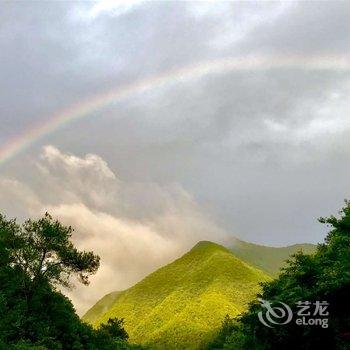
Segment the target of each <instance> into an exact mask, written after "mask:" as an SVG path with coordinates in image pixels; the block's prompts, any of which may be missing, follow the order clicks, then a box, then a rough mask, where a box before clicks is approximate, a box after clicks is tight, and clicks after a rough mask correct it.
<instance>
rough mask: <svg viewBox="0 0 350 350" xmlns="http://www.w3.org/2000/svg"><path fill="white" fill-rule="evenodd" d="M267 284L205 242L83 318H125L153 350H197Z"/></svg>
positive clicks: (96, 320) (98, 321)
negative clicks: (224, 320)
mask: <svg viewBox="0 0 350 350" xmlns="http://www.w3.org/2000/svg"><path fill="white" fill-rule="evenodd" d="M268 280H270V277H269V276H268V275H267V274H266V273H264V272H263V271H261V270H259V269H257V268H255V267H253V266H250V265H249V264H247V263H246V262H244V261H242V260H241V259H239V258H237V257H235V256H234V255H233V254H232V252H231V251H230V250H229V249H228V248H226V247H223V246H221V245H219V244H216V243H213V242H209V241H201V242H198V243H197V244H196V245H195V246H194V247H193V248H192V249H191V250H190V251H188V252H187V253H185V254H184V255H183V256H181V257H180V258H178V259H176V260H175V261H173V262H171V263H170V264H167V265H165V266H163V267H161V268H160V269H158V270H156V271H154V272H153V273H151V274H150V275H148V276H147V277H145V278H144V279H143V280H141V281H140V282H138V283H136V284H135V285H134V286H132V287H130V288H129V289H127V290H125V291H123V292H121V293H120V294H115V295H112V299H113V298H114V300H113V303H112V305H111V306H110V307H109V309H108V311H107V312H105V313H103V314H98V315H95V317H92V316H94V315H93V313H94V312H93V311H94V310H93V308H94V307H95V306H96V305H97V304H98V303H97V304H95V306H94V307H93V308H92V309H90V310H89V311H88V312H87V314H86V315H85V316H84V317H83V319H84V320H86V321H88V322H90V323H92V324H93V325H94V326H98V325H99V324H101V323H103V322H106V321H107V320H108V318H109V317H119V318H125V327H126V330H127V331H128V333H129V335H130V339H131V341H133V342H135V343H141V344H146V345H151V346H152V347H153V348H155V349H158V348H159V349H196V348H198V346H199V345H200V343H201V342H203V341H207V340H208V339H210V338H211V337H212V336H213V335H214V332H215V330H216V329H218V328H219V327H220V325H221V321H222V319H223V318H224V317H225V315H226V314H230V315H231V316H235V315H238V314H239V313H240V312H242V311H244V310H245V308H246V306H247V304H248V303H249V302H250V300H252V298H253V297H254V296H255V295H256V293H257V292H259V291H260V286H259V283H260V282H263V281H268ZM101 300H103V298H102V299H101ZM101 300H100V302H101ZM102 304H104V303H102ZM100 306H101V305H100ZM97 309H98V310H101V308H99V307H97ZM97 309H96V308H95V311H96V312H98V310H97Z"/></svg>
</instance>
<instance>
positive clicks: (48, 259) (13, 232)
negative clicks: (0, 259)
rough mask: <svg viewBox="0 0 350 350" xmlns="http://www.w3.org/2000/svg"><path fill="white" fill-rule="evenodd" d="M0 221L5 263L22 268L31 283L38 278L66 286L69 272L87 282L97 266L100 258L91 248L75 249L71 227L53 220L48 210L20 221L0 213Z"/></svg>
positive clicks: (1, 243)
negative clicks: (40, 214) (32, 217)
mask: <svg viewBox="0 0 350 350" xmlns="http://www.w3.org/2000/svg"><path fill="white" fill-rule="evenodd" d="M0 225H1V236H0V240H1V241H0V246H1V247H2V249H3V250H5V252H6V253H5V256H6V257H7V259H8V262H9V265H10V266H11V267H12V268H14V269H19V270H21V271H22V272H24V274H25V275H26V276H27V277H29V279H30V281H31V282H32V283H33V285H34V286H35V285H36V284H37V283H39V282H42V281H47V282H48V283H50V284H51V285H52V286H56V285H63V286H70V283H69V279H70V277H71V276H73V275H77V276H78V277H79V280H80V282H82V283H83V284H88V283H89V281H88V278H89V276H90V275H91V274H94V273H96V271H97V270H98V268H99V265H100V258H99V257H98V256H97V255H94V254H93V253H92V252H85V251H83V252H80V251H78V250H77V249H76V248H75V247H74V245H73V243H72V242H71V236H72V232H73V229H72V228H71V227H70V226H69V227H65V226H63V225H62V224H61V223H60V222H59V221H57V220H56V221H54V220H53V219H52V217H51V216H50V215H49V214H48V213H46V214H45V216H44V217H43V218H42V219H39V220H37V221H33V220H27V221H26V222H25V223H24V224H23V225H17V224H16V222H15V221H14V220H12V221H6V219H5V218H4V217H3V216H0ZM0 249H1V248H0Z"/></svg>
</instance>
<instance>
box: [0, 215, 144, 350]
mask: <svg viewBox="0 0 350 350" xmlns="http://www.w3.org/2000/svg"><path fill="white" fill-rule="evenodd" d="M72 232H73V230H72V228H71V227H66V226H63V225H62V224H61V223H60V222H58V221H55V220H53V219H52V217H51V216H50V215H49V214H45V216H44V217H43V218H42V219H39V220H36V221H35V220H27V221H26V222H25V223H24V224H22V225H19V224H17V222H16V221H15V220H7V219H6V218H5V217H4V216H2V215H0V315H1V317H0V349H9V350H11V349H13V350H16V349H23V350H24V349H33V350H34V349H36V350H39V349H40V350H43V349H50V350H56V349H57V350H61V349H63V350H65V349H67V350H68V349H69V350H80V349H81V350H83V349H84V350H85V349H89V350H118V349H131V348H133V349H134V348H135V349H137V348H138V349H141V348H140V347H132V346H131V345H129V344H128V343H127V342H126V341H125V340H126V339H127V338H128V335H127V333H126V331H125V330H124V328H123V320H117V319H113V320H110V321H108V324H107V325H105V326H104V327H103V328H102V329H101V330H95V329H93V328H92V327H91V326H90V325H88V324H86V323H84V322H82V321H81V320H80V318H79V317H78V315H77V314H76V313H75V310H74V307H73V305H72V303H71V301H70V300H69V299H68V298H67V297H65V296H64V295H63V294H62V293H60V292H59V291H58V288H57V286H71V284H70V283H69V281H70V279H71V277H72V276H74V275H76V276H78V278H79V280H80V281H81V282H82V283H83V284H88V282H89V280H88V278H89V276H90V275H91V274H93V273H95V272H96V271H97V269H98V267H99V261H100V259H99V257H98V256H97V255H94V254H93V253H92V252H85V251H83V252H80V251H78V250H77V249H76V248H75V247H74V245H73V243H72V242H71V236H72Z"/></svg>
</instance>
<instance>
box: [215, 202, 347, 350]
mask: <svg viewBox="0 0 350 350" xmlns="http://www.w3.org/2000/svg"><path fill="white" fill-rule="evenodd" d="M339 214H340V215H339V217H335V216H331V217H329V218H321V219H319V221H320V222H321V223H323V224H326V225H328V226H329V227H330V229H331V230H330V232H329V234H328V235H327V237H326V239H325V242H324V243H323V244H319V245H318V247H317V251H316V253H315V254H312V255H305V254H303V253H301V252H300V253H297V254H295V255H294V256H293V257H292V258H291V259H290V260H289V261H288V265H287V267H286V268H284V269H283V270H282V272H281V274H280V276H279V277H278V278H277V279H275V280H273V281H272V282H268V283H265V284H263V291H262V293H261V295H259V297H260V298H261V299H263V300H268V301H272V302H273V301H283V302H284V303H286V304H288V305H289V306H290V307H291V308H292V311H293V314H294V315H295V314H296V311H297V310H296V306H295V305H296V303H297V302H298V301H311V302H316V301H327V302H328V303H329V310H328V311H329V319H328V321H329V325H328V328H322V327H316V326H298V325H296V323H294V322H290V323H288V324H286V325H283V326H280V327H273V328H268V327H266V326H264V325H263V324H262V323H260V322H259V319H258V313H259V312H261V311H262V312H263V310H262V307H261V305H260V303H259V302H258V301H257V300H256V301H253V302H252V303H251V304H250V306H249V309H248V311H247V312H245V313H243V314H242V315H241V316H239V317H238V318H236V320H235V322H234V323H232V325H233V328H232V331H231V332H230V334H229V335H228V336H226V339H225V340H224V342H222V341H221V342H220V340H222V338H220V334H219V336H218V339H217V340H218V341H217V344H218V343H220V344H219V345H218V346H217V347H212V348H211V349H213V348H215V349H235V350H237V349H242V350H245V349H262V350H265V349H266V350H267V349H269V350H271V349H272V350H273V349H281V348H283V349H286V350H287V349H323V348H324V349H334V350H341V349H350V342H349V338H350V336H349V335H350V334H349V330H350V303H349V300H348V299H349V295H350V202H348V201H346V202H345V207H344V208H343V209H342V210H341V211H340V213H339ZM222 332H223V331H222ZM222 332H221V334H222Z"/></svg>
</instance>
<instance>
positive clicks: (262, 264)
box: [228, 239, 316, 277]
mask: <svg viewBox="0 0 350 350" xmlns="http://www.w3.org/2000/svg"><path fill="white" fill-rule="evenodd" d="M228 248H229V249H230V250H231V252H232V253H233V254H234V255H235V256H237V257H238V258H240V259H242V260H244V261H245V262H247V263H248V264H250V265H252V266H255V267H257V268H259V269H261V270H263V271H265V272H267V273H268V274H269V275H270V276H272V277H276V276H277V275H278V273H279V270H280V268H281V267H283V266H284V262H285V260H287V259H288V258H289V256H290V255H292V254H294V253H296V252H297V251H300V250H302V251H303V252H304V253H306V254H311V253H313V252H314V251H315V250H316V245H314V244H307V243H306V244H294V245H291V246H288V247H268V246H263V245H258V244H253V243H248V242H244V241H240V240H238V239H237V240H235V241H234V242H233V243H232V244H231V245H228Z"/></svg>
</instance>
